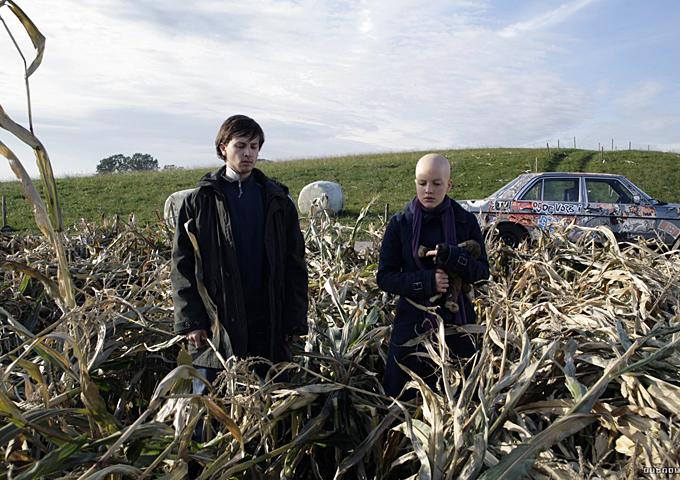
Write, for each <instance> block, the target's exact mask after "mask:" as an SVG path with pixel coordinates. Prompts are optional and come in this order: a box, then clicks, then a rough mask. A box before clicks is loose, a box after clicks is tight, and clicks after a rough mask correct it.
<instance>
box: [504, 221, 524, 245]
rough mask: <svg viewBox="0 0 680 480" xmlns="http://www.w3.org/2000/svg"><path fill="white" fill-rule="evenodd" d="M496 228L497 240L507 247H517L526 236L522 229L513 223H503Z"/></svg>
mask: <svg viewBox="0 0 680 480" xmlns="http://www.w3.org/2000/svg"><path fill="white" fill-rule="evenodd" d="M497 228H498V238H500V239H501V240H502V241H503V242H505V244H506V245H509V246H511V247H513V248H515V247H517V246H518V245H519V244H520V243H521V242H522V240H524V239H525V238H527V236H528V233H527V231H526V230H525V229H524V228H522V227H520V226H519V225H515V224H514V223H504V224H502V225H499V226H498V227H497Z"/></svg>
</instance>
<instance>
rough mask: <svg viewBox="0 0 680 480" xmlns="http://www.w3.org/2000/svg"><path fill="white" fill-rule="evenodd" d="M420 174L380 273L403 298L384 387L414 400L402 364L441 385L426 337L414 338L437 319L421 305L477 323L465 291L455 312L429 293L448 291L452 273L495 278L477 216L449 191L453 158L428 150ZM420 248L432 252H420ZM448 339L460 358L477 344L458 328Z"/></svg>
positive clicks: (385, 245) (396, 220)
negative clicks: (472, 247) (471, 247)
mask: <svg viewBox="0 0 680 480" xmlns="http://www.w3.org/2000/svg"><path fill="white" fill-rule="evenodd" d="M415 177H416V178H415V183H416V196H415V198H413V199H412V200H411V201H410V202H409V203H408V204H407V205H406V208H405V209H404V211H403V212H400V213H397V214H396V215H394V216H393V217H392V218H391V219H390V222H389V224H388V225H387V228H386V229H385V236H384V237H383V241H382V245H381V247H380V261H379V265H378V273H377V276H376V280H377V282H378V286H379V287H380V288H381V289H382V290H384V291H386V292H389V293H392V294H395V295H399V297H400V298H399V303H398V305H397V311H396V315H395V318H394V324H393V326H392V335H391V338H390V346H389V351H388V354H387V365H386V366H385V378H384V387H385V393H387V394H388V395H392V396H394V397H397V396H401V397H402V398H404V399H408V398H412V397H413V395H414V392H413V390H408V389H407V390H404V387H405V386H406V384H407V382H408V380H409V379H410V373H407V371H406V370H404V369H403V368H402V366H405V367H406V368H407V369H408V370H409V371H410V372H412V373H414V374H416V375H418V376H419V377H420V378H421V379H423V380H424V381H425V382H426V383H427V385H428V386H429V387H430V388H431V389H433V390H437V389H438V386H437V379H438V378H439V376H440V375H441V370H440V367H439V366H438V365H436V364H435V363H434V362H433V361H432V360H431V359H429V358H428V356H429V355H428V353H427V348H426V347H425V346H424V345H423V344H422V343H418V344H415V345H414V344H409V341H410V340H413V339H414V338H416V337H418V336H420V335H424V334H426V333H427V332H428V331H429V330H430V329H432V328H433V326H434V325H435V323H436V322H437V321H439V320H436V319H435V318H434V317H433V316H431V315H426V314H425V312H423V310H421V309H420V308H419V307H418V306H419V305H428V306H435V307H436V311H437V315H438V317H437V318H439V319H441V320H443V322H444V325H446V326H449V325H464V324H466V323H474V322H475V319H476V313H475V310H474V307H473V305H472V303H471V302H470V300H469V299H468V298H467V297H465V296H462V295H459V296H458V298H456V299H455V301H456V302H457V305H458V306H459V309H458V310H456V311H454V310H453V309H449V308H446V306H445V305H440V304H436V305H432V304H431V303H430V302H431V300H430V299H431V298H433V296H435V294H437V293H444V292H447V290H448V286H449V278H450V277H451V276H452V275H454V274H455V275H457V276H458V277H459V278H460V279H461V280H462V282H464V283H468V284H473V283H475V282H478V281H480V280H484V279H486V278H488V277H489V263H488V260H487V257H486V251H485V250H484V240H483V238H482V234H481V232H480V229H479V224H478V223H477V219H476V217H475V216H474V215H473V214H472V213H470V212H468V211H466V210H465V209H464V208H463V207H462V206H461V205H460V204H458V202H456V201H455V200H454V199H452V198H450V197H449V196H448V195H447V194H448V193H449V191H450V190H451V185H452V182H451V166H450V164H449V161H448V159H447V158H446V157H444V156H442V155H439V154H436V153H428V154H427V155H425V156H423V157H422V158H421V159H420V160H418V163H417V164H416V169H415ZM466 241H474V242H476V243H478V244H479V245H480V249H481V254H480V255H479V257H475V256H473V255H471V254H470V253H469V252H468V251H466V250H465V249H464V248H460V247H459V245H460V244H461V242H466ZM421 247H422V248H425V251H426V252H429V253H430V255H426V256H422V255H421V254H420V253H419V252H421V251H422V248H421ZM442 298H443V297H442ZM433 322H435V323H433ZM446 343H447V345H448V346H449V350H450V352H451V354H452V356H453V357H455V358H458V359H459V360H460V361H461V362H464V361H465V360H466V359H467V358H469V357H470V356H471V355H473V354H474V352H475V351H476V345H475V344H474V342H472V341H471V340H470V338H468V337H466V336H464V335H462V334H459V333H454V334H450V335H447V336H446ZM402 390H404V391H402Z"/></svg>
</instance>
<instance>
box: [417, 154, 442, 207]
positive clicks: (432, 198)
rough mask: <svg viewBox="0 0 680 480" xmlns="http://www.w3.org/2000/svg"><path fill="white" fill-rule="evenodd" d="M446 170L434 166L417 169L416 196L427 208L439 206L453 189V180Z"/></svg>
mask: <svg viewBox="0 0 680 480" xmlns="http://www.w3.org/2000/svg"><path fill="white" fill-rule="evenodd" d="M447 173H448V172H447V171H446V169H445V168H443V167H441V166H437V165H433V164H429V165H423V167H422V168H418V169H416V196H417V197H418V200H420V203H421V204H422V205H423V207H425V208H435V207H437V206H439V205H440V204H441V203H442V202H443V201H444V197H445V196H446V194H447V192H448V191H449V190H450V189H451V179H450V178H449V176H448V175H447Z"/></svg>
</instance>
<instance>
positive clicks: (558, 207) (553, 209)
mask: <svg viewBox="0 0 680 480" xmlns="http://www.w3.org/2000/svg"><path fill="white" fill-rule="evenodd" d="M531 209H532V210H533V211H534V212H536V213H540V214H541V215H555V214H563V215H569V214H571V215H573V214H576V213H581V209H582V207H581V204H580V203H557V202H533V203H532V204H531Z"/></svg>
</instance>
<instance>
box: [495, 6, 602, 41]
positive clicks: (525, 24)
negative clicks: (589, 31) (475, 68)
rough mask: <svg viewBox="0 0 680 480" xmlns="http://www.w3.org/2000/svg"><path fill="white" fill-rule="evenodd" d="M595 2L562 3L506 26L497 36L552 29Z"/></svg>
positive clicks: (512, 35) (507, 36)
mask: <svg viewBox="0 0 680 480" xmlns="http://www.w3.org/2000/svg"><path fill="white" fill-rule="evenodd" d="M596 1H597V0H575V1H572V2H569V3H563V4H561V5H560V6H559V7H557V8H555V9H554V10H549V11H547V12H544V13H541V14H538V15H536V16H535V17H533V18H530V19H528V20H523V21H520V22H516V23H513V24H511V25H508V26H507V27H505V28H504V29H503V30H501V31H500V32H499V35H500V36H502V37H506V38H511V37H514V36H517V35H519V34H522V33H527V32H532V31H534V30H541V29H546V28H548V27H553V26H555V25H558V24H560V23H562V22H564V21H566V20H568V19H569V18H570V17H572V16H573V15H574V14H576V13H578V12H579V11H580V10H582V9H583V8H585V7H587V6H589V5H590V4H592V3H594V2H596Z"/></svg>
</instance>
